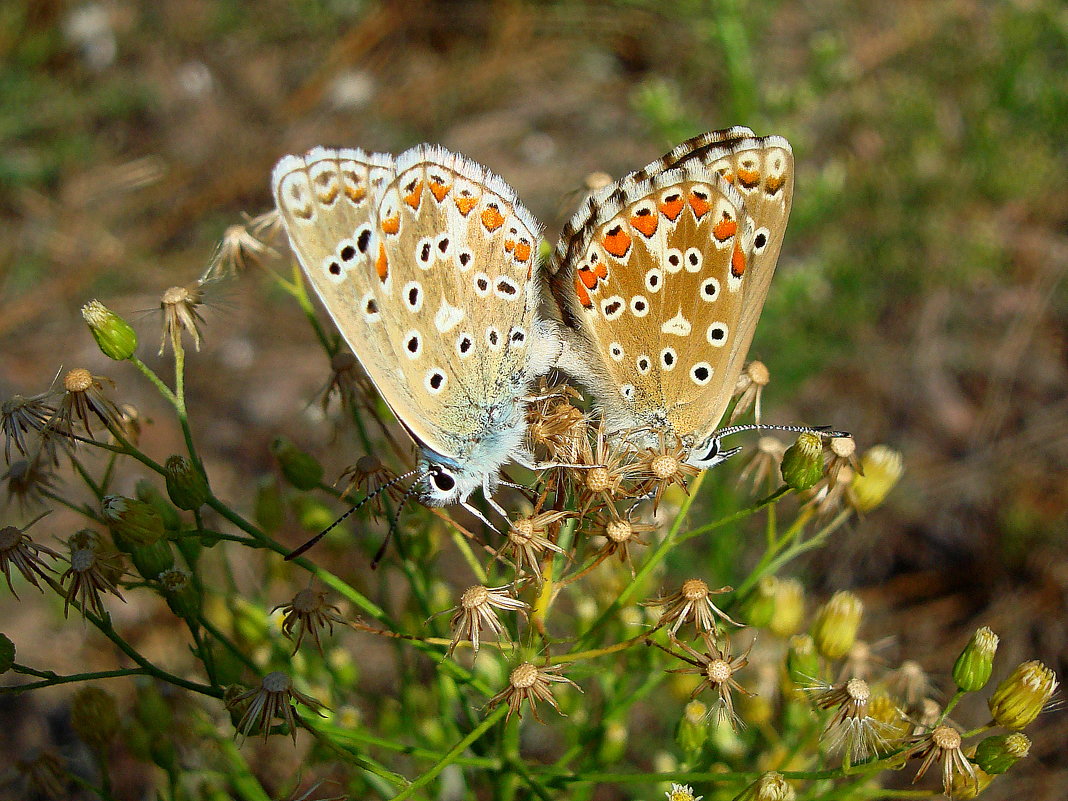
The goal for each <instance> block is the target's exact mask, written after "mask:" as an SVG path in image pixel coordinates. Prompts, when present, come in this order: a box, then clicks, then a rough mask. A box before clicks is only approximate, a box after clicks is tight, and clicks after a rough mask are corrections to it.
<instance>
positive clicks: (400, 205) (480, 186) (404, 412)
mask: <svg viewBox="0 0 1068 801" xmlns="http://www.w3.org/2000/svg"><path fill="white" fill-rule="evenodd" d="M376 217H377V231H376V240H377V243H378V253H377V255H376V275H377V276H378V279H379V280H380V282H381V287H382V291H383V292H384V293H385V295H384V296H385V297H387V298H389V301H388V302H387V303H385V304H383V308H382V314H383V319H384V321H385V324H386V327H387V329H389V330H391V331H394V332H396V336H397V343H396V348H395V351H396V355H395V356H394V357H393V358H394V361H393V364H394V365H395V369H396V370H397V372H398V377H397V380H399V381H401V382H402V383H403V385H404V387H405V388H406V390H407V396H408V397H407V398H406V399H405V402H404V403H398V404H397V405H396V406H395V411H396V412H397V413H398V414H399V415H401V416H403V419H404V421H405V422H406V423H407V424H408V425H409V428H410V429H411V430H412V433H413V434H414V435H415V436H416V437H417V438H418V439H419V440H420V441H422V442H423V443H424V444H426V445H427V446H428V447H430V448H431V449H432V450H433V451H435V452H436V453H440V454H442V455H443V456H447V457H450V458H452V459H456V460H458V461H464V460H466V459H469V458H471V457H472V454H473V453H475V452H476V451H478V449H479V448H480V447H482V446H484V445H486V444H487V443H489V446H490V447H492V443H493V441H494V439H495V435H496V433H497V428H498V427H499V426H504V425H510V424H512V423H514V422H515V421H514V420H513V415H514V414H515V413H516V412H517V410H518V400H519V398H520V396H521V395H523V394H524V393H525V391H526V388H527V386H528V385H529V383H530V381H531V379H532V378H533V377H534V376H535V375H537V374H539V373H541V372H544V371H545V370H547V369H548V368H549V366H550V364H551V362H552V360H553V358H554V357H555V350H553V349H552V348H549V349H548V350H547V349H546V348H545V344H546V343H545V342H544V337H543V336H542V334H543V331H542V327H541V325H540V324H539V318H538V303H539V299H540V275H539V273H538V271H537V270H536V269H535V262H536V257H537V248H538V226H537V224H536V222H535V221H534V218H533V217H532V216H531V214H530V213H529V212H528V211H527V210H526V209H525V208H524V207H523V206H522V205H521V204H520V203H519V201H518V199H517V198H516V196H515V193H514V192H513V190H512V189H511V188H510V187H509V186H508V185H507V184H506V183H505V182H504V181H503V180H501V179H500V178H498V177H497V176H495V175H493V174H492V173H491V172H490V171H489V170H487V169H485V168H484V167H482V166H480V165H478V164H476V163H474V162H472V161H470V160H468V159H466V158H464V157H463V156H460V155H458V154H455V153H451V152H449V151H447V150H445V149H443V148H440V147H435V146H429V145H421V146H419V147H416V148H412V149H411V150H409V151H407V152H405V153H403V154H401V155H400V156H398V157H397V163H396V176H395V178H394V179H393V180H392V181H391V182H390V183H389V184H388V185H386V186H385V187H383V190H382V194H381V197H380V199H379V202H378V211H377V214H376ZM539 339H540V340H541V341H539ZM491 461H492V460H491ZM501 461H503V458H502V459H500V460H497V464H500V462H501ZM496 466H497V465H492V467H493V468H495V467H496Z"/></svg>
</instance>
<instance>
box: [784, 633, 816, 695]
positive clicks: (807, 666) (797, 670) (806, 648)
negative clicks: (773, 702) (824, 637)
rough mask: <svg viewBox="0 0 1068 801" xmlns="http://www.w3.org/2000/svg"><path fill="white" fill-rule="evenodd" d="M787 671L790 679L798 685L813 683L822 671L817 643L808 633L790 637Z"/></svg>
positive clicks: (804, 685)
mask: <svg viewBox="0 0 1068 801" xmlns="http://www.w3.org/2000/svg"><path fill="white" fill-rule="evenodd" d="M786 672H787V675H789V677H790V681H792V682H793V683H794V684H796V685H797V686H798V687H807V686H809V685H810V684H812V683H813V682H814V681H815V680H816V678H817V677H818V676H819V673H820V658H819V655H818V654H817V653H816V643H815V642H814V641H813V640H812V637H811V636H810V635H808V634H795V635H794V636H793V637H791V638H790V647H789V650H787V652H786Z"/></svg>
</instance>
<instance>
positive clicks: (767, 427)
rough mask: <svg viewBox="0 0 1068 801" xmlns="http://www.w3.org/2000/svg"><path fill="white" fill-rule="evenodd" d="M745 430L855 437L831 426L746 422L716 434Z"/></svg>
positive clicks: (723, 434)
mask: <svg viewBox="0 0 1068 801" xmlns="http://www.w3.org/2000/svg"><path fill="white" fill-rule="evenodd" d="M743 431H792V432H794V433H795V434H819V435H820V436H824V437H848V438H850V439H852V438H853V435H852V434H850V433H849V432H848V431H834V430H833V429H832V428H831V427H830V426H777V425H772V424H770V423H746V424H745V425H740V426H728V427H727V428H721V429H719V430H718V431H716V434H715V436H716V439H721V438H723V437H729V436H730V435H731V434H739V433H741V432H743Z"/></svg>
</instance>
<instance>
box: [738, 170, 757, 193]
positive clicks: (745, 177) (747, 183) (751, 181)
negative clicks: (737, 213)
mask: <svg viewBox="0 0 1068 801" xmlns="http://www.w3.org/2000/svg"><path fill="white" fill-rule="evenodd" d="M738 182H739V183H741V185H742V186H744V187H745V188H746V189H752V188H753V187H754V186H756V185H757V184H759V183H760V171H759V170H738Z"/></svg>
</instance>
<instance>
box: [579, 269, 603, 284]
mask: <svg viewBox="0 0 1068 801" xmlns="http://www.w3.org/2000/svg"><path fill="white" fill-rule="evenodd" d="M578 277H579V281H581V282H582V283H583V284H585V285H586V288H587V289H593V288H594V287H595V286H597V281H598V280H600V279H599V277H598V276H597V275H595V274H594V273H593V271H591V270H588V269H586V268H585V267H583V268H582V269H581V270H579V271H578Z"/></svg>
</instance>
